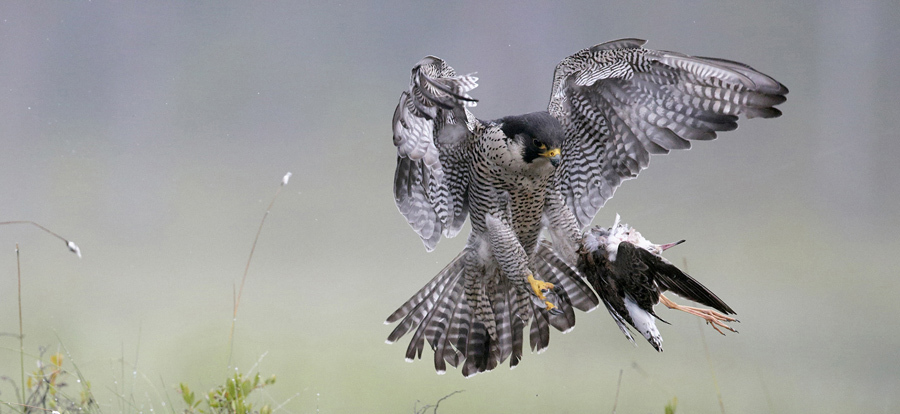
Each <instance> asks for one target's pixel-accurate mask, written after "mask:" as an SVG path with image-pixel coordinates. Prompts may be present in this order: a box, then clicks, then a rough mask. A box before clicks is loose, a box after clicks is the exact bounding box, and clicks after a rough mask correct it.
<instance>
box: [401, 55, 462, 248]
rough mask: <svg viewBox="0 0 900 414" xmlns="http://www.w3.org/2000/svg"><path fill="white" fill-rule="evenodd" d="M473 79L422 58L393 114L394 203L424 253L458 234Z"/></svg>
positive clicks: (460, 220)
mask: <svg viewBox="0 0 900 414" xmlns="http://www.w3.org/2000/svg"><path fill="white" fill-rule="evenodd" d="M477 80H478V79H477V78H476V77H474V76H472V75H464V76H457V75H456V73H455V72H454V70H453V68H451V67H450V66H448V65H447V64H446V63H445V62H444V61H443V60H441V59H439V58H437V57H434V56H429V57H426V58H425V59H422V60H421V61H419V63H418V64H416V66H415V67H413V69H412V77H411V79H410V84H409V90H407V91H405V92H403V94H401V95H400V103H399V104H397V109H396V110H395V111H394V120H393V129H394V145H395V146H397V170H396V172H395V174H394V199H395V201H396V202H397V207H398V208H399V209H400V213H402V214H403V216H404V217H406V220H407V221H408V222H409V224H410V226H412V228H413V230H415V231H416V233H418V234H419V236H420V237H421V238H422V241H423V242H424V243H425V248H426V249H427V250H429V251H431V250H432V249H434V246H435V245H436V244H437V242H438V240H440V238H441V234H443V235H445V236H446V237H453V236H455V235H456V234H457V233H459V230H460V228H461V227H462V225H463V223H465V221H466V216H467V215H468V203H467V201H466V198H467V197H466V194H465V191H466V187H467V183H468V177H467V176H466V175H467V170H466V164H467V163H468V158H469V147H468V144H469V143H470V141H471V139H470V138H471V136H472V130H473V129H474V128H475V125H476V124H477V122H478V121H477V120H476V119H475V117H473V116H472V115H471V114H470V113H469V112H468V110H466V107H467V106H475V102H476V101H475V99H472V98H471V97H470V96H469V95H468V91H470V90H472V89H474V88H475V87H476V86H478V85H477V83H476V81H477Z"/></svg>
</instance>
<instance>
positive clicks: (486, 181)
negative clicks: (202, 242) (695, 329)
mask: <svg viewBox="0 0 900 414" xmlns="http://www.w3.org/2000/svg"><path fill="white" fill-rule="evenodd" d="M644 43H645V41H643V40H638V39H622V40H617V41H613V42H608V43H602V44H599V45H596V46H593V47H590V48H587V49H584V50H581V51H580V52H578V53H576V54H574V55H571V56H569V57H567V58H565V59H563V60H562V62H560V63H559V64H558V65H557V66H556V70H555V71H554V73H553V83H552V85H551V94H550V102H549V104H548V106H547V110H546V111H540V112H533V113H529V114H524V115H516V116H507V117H504V118H501V119H497V120H493V121H485V120H480V119H477V118H475V117H474V116H473V115H472V113H471V112H469V108H471V107H474V106H475V104H476V102H477V101H476V100H475V99H473V98H472V97H471V96H470V95H469V92H470V91H471V90H472V89H474V88H475V87H476V86H477V83H476V81H477V78H475V77H474V76H472V75H471V74H470V75H457V74H456V72H455V71H454V70H453V68H451V67H450V66H449V65H447V63H445V62H444V61H443V60H441V59H439V58H437V57H434V56H428V57H426V58H424V59H422V60H421V61H419V63H417V64H416V65H415V66H414V67H413V69H412V75H411V79H410V85H409V89H408V90H406V91H404V92H403V93H402V94H401V95H400V102H399V103H398V105H397V108H396V110H395V112H394V117H393V135H394V145H395V146H396V147H397V169H396V172H395V175H394V197H395V201H396V203H397V207H398V209H399V210H400V213H401V214H402V215H403V216H404V217H405V218H406V220H407V221H408V222H409V224H410V225H411V226H412V228H413V229H414V230H415V231H416V233H418V235H419V236H420V237H421V239H422V241H423V242H424V244H425V248H426V250H428V251H431V250H433V249H434V247H435V245H436V244H437V242H438V241H439V240H440V238H441V237H442V236H443V237H454V236H456V235H457V234H458V233H459V231H460V230H461V228H462V226H463V224H464V223H465V221H466V220H467V219H469V220H471V227H472V230H471V232H470V233H469V237H468V240H467V243H466V246H465V248H464V249H463V251H462V252H461V253H460V254H459V255H457V256H456V258H455V259H454V260H453V261H451V262H450V264H448V265H447V266H446V267H445V268H444V269H443V270H442V271H441V272H440V273H438V274H437V276H435V277H434V278H433V279H432V280H431V281H430V282H428V283H427V284H426V285H425V286H424V287H423V288H421V289H420V290H419V291H418V292H417V293H415V294H414V295H413V296H412V297H411V298H410V299H409V300H408V301H407V302H406V303H404V304H403V305H401V306H400V307H399V308H398V309H397V310H396V311H395V312H394V313H393V314H391V315H390V316H389V317H388V318H387V321H386V323H394V322H399V323H398V324H397V326H396V327H395V329H394V330H393V331H392V332H391V333H390V335H389V336H388V339H387V342H388V343H392V342H395V341H397V340H398V339H400V338H401V337H402V336H404V335H405V334H407V333H409V332H410V331H412V332H413V333H412V339H411V340H410V343H409V346H408V347H407V351H406V358H407V360H413V359H415V358H421V356H422V351H423V349H424V347H425V341H427V342H428V344H429V346H430V347H431V349H432V350H433V351H434V366H435V369H436V370H437V371H438V372H439V373H443V372H445V371H446V366H447V364H450V365H451V366H454V367H457V366H460V365H461V366H462V374H463V375H465V376H470V375H474V374H477V373H479V372H484V371H488V370H491V369H493V368H495V367H496V366H498V365H499V364H501V363H503V362H504V361H505V360H507V359H509V360H510V362H509V365H510V367H515V366H516V365H517V364H518V363H519V361H520V360H521V359H522V348H523V343H524V330H525V328H526V327H529V328H528V334H529V343H530V346H531V350H532V351H537V352H540V351H543V350H544V349H545V348H546V347H547V346H548V344H549V338H550V329H549V328H550V326H552V327H554V328H555V329H557V330H560V331H563V332H565V331H568V330H570V329H572V327H573V326H574V325H575V313H574V309H579V310H581V311H590V310H592V309H594V308H595V307H597V306H598V305H599V303H600V301H599V300H598V297H597V295H596V294H595V293H594V292H593V291H592V290H591V288H590V287H589V286H588V284H587V283H586V281H585V278H584V276H583V275H582V274H580V273H579V271H578V268H577V266H578V260H579V258H578V257H579V252H580V251H584V249H583V244H582V236H583V235H582V233H581V230H582V229H583V228H584V227H585V226H587V225H589V224H590V223H591V220H593V218H594V215H595V214H596V213H597V211H598V210H599V209H600V208H601V207H602V206H603V204H604V203H605V202H606V200H608V199H610V198H611V197H612V196H613V194H614V192H615V190H616V188H618V186H619V185H620V184H621V183H622V181H623V180H627V179H630V178H634V177H636V176H637V175H638V173H639V172H640V171H641V170H643V169H644V168H645V167H647V165H648V163H649V161H650V154H663V153H668V152H669V151H670V150H675V149H687V148H689V147H690V146H691V143H690V141H692V140H711V139H714V138H715V137H716V132H717V131H729V130H733V129H735V128H737V119H738V116H740V115H743V116H745V117H747V118H754V117H760V118H773V117H777V116H779V115H781V112H780V111H779V110H778V109H776V108H774V106H775V105H778V104H780V103H782V102H784V101H785V97H784V95H785V94H786V93H787V89H786V88H785V87H784V86H783V85H781V84H780V83H778V82H777V81H775V80H774V79H772V78H771V77H769V76H767V75H764V74H762V73H760V72H758V71H756V70H754V69H752V68H751V67H749V66H747V65H744V64H742V63H738V62H733V61H729V60H724V59H716V58H702V57H691V56H687V55H684V54H680V53H675V52H666V51H657V50H651V49H646V48H644V47H643V45H644ZM544 231H546V233H547V234H548V235H549V240H548V239H547V238H542V237H541V234H542V232H544ZM672 290H673V291H675V293H679V294H680V293H682V292H679V291H678V290H675V289H672ZM660 294H661V290H660ZM661 298H662V297H661ZM661 298H660V299H661ZM689 298H691V297H690V296H689ZM661 300H662V299H661ZM607 306H609V305H607ZM608 309H609V308H608ZM616 311H617V312H618V311H619V310H616ZM611 312H612V310H611ZM703 315H704V316H702V317H704V319H706V320H708V321H709V320H711V319H712V320H718V319H717V317H716V316H710V315H709V314H703ZM614 316H615V315H614ZM617 322H620V321H617ZM632 322H633V321H632ZM529 323H530V325H529ZM620 325H621V322H620ZM626 333H627V332H626Z"/></svg>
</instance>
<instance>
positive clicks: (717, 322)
mask: <svg viewBox="0 0 900 414" xmlns="http://www.w3.org/2000/svg"><path fill="white" fill-rule="evenodd" d="M659 302H660V303H662V304H663V305H666V307H667V308H669V309H676V310H680V311H682V312H687V313H690V314H691V315H694V316H699V317H701V318H703V320H705V321H706V323H708V324H709V325H710V326H712V327H713V329H715V330H716V332H718V333H720V334H722V335H725V333H724V332H722V331H721V330H719V327H722V328H725V329H727V330H729V331H731V332H734V333H737V330H735V329H734V328H732V327H730V326H728V325H726V324H724V323H723V322H740V321H739V320H737V319H735V318H732V317H730V316H725V315H723V314H721V313H719V312H716V311H714V310H712V309H703V308H695V307H692V306H683V305H679V304H677V303H675V302H672V300H670V299H669V298H667V297H666V295H663V294H662V293H660V294H659Z"/></svg>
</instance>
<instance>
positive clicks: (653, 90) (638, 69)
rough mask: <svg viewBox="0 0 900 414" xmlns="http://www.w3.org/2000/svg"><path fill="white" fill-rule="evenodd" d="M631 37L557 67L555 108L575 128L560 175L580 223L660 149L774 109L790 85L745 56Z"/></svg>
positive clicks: (684, 144)
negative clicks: (696, 53) (708, 53)
mask: <svg viewBox="0 0 900 414" xmlns="http://www.w3.org/2000/svg"><path fill="white" fill-rule="evenodd" d="M644 43H645V41H643V40H639V39H622V40H617V41H613V42H607V43H603V44H599V45H596V46H593V47H590V48H587V49H584V50H582V51H580V52H578V53H576V54H574V55H572V56H569V57H567V58H566V59H564V60H563V61H562V62H560V63H559V65H557V67H556V71H555V72H554V74H553V87H552V93H551V97H550V103H549V105H548V111H549V112H550V114H551V115H553V116H554V117H556V119H558V120H559V121H560V123H561V124H562V125H563V128H564V129H565V131H566V141H565V143H564V144H563V151H562V161H561V163H560V167H558V168H557V172H556V175H555V177H554V181H553V184H552V185H554V186H555V187H556V189H557V190H559V191H560V193H562V195H563V197H564V198H565V200H566V204H567V205H568V206H569V208H570V209H572V212H573V213H574V215H575V218H576V219H577V220H578V222H579V224H580V225H581V226H586V225H588V224H590V222H591V220H593V218H594V215H595V214H596V213H597V211H598V210H599V209H600V208H601V207H602V206H603V204H604V203H606V200H608V199H610V198H611V197H612V196H613V194H614V193H615V191H616V188H617V187H618V186H619V185H620V184H621V183H622V181H623V180H627V179H630V178H634V177H636V176H637V175H638V174H639V173H640V171H641V170H643V169H644V168H646V167H647V165H649V162H650V155H651V154H665V153H668V152H669V151H670V150H677V149H688V148H690V146H691V143H690V141H692V140H712V139H715V138H716V132H717V131H730V130H733V129H735V128H737V119H738V116H740V115H743V116H745V117H747V118H754V117H761V118H773V117H777V116H779V115H781V112H780V111H779V110H778V109H776V108H774V106H775V105H778V104H780V103H782V102H784V101H785V96H784V95H785V94H787V93H788V90H787V88H785V87H784V85H782V84H781V83H779V82H778V81H776V80H775V79H772V78H771V77H769V76H768V75H765V74H763V73H761V72H758V71H756V70H754V69H753V68H751V67H749V66H747V65H745V64H743V63H739V62H734V61H729V60H725V59H717V58H705V57H692V56H687V55H684V54H680V53H675V52H666V51H656V50H650V49H645V48H643V45H644Z"/></svg>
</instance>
